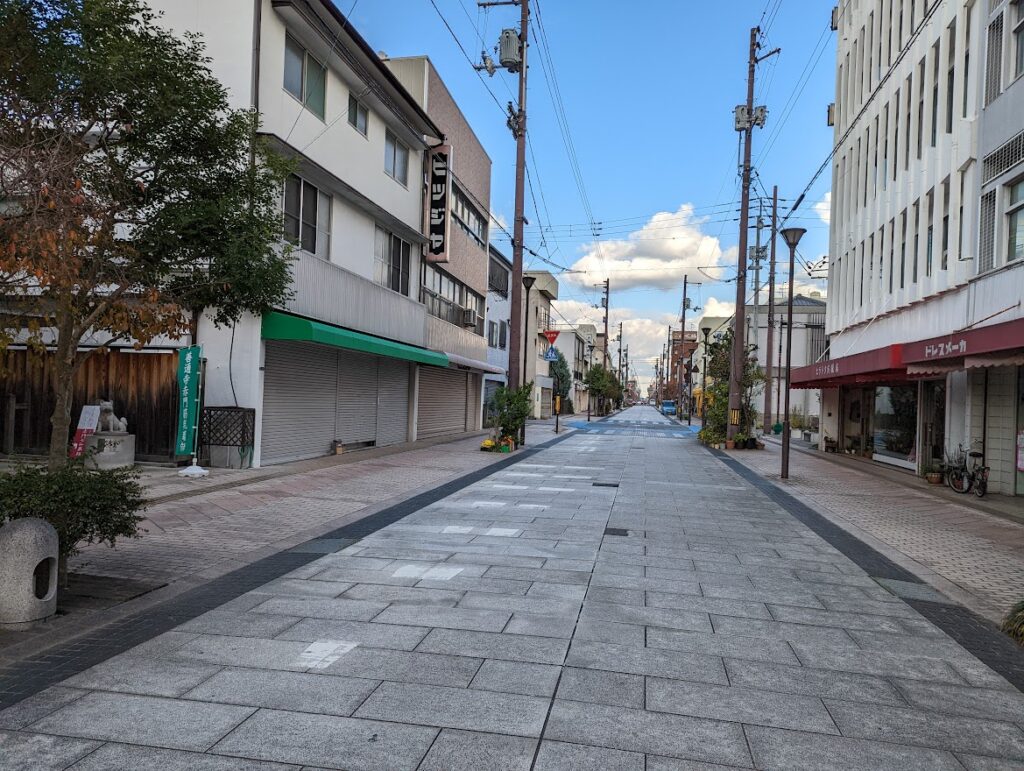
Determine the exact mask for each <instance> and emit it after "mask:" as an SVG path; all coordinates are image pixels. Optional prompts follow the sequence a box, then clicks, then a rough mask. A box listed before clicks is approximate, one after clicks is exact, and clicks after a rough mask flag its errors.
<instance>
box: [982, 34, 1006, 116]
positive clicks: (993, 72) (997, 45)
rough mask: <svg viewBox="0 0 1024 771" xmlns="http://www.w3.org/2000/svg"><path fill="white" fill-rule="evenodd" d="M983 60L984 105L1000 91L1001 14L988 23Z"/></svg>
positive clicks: (1001, 54) (1001, 57) (1001, 64)
mask: <svg viewBox="0 0 1024 771" xmlns="http://www.w3.org/2000/svg"><path fill="white" fill-rule="evenodd" d="M986 57H987V58H986V60H985V106H986V107H988V106H989V105H990V104H991V103H992V100H993V99H995V98H996V97H997V96H999V93H1000V92H1001V91H1002V87H1003V84H1002V75H1003V14H999V15H998V16H997V17H996V18H995V21H993V22H992V23H991V24H989V25H988V52H987V53H986Z"/></svg>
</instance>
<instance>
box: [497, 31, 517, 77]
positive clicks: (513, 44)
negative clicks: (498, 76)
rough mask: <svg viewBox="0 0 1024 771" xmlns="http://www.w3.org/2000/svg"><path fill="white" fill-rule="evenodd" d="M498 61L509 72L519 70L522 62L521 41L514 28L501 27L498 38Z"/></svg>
mask: <svg viewBox="0 0 1024 771" xmlns="http://www.w3.org/2000/svg"><path fill="white" fill-rule="evenodd" d="M498 61H499V62H501V66H502V67H504V68H505V69H506V70H508V71H509V72H519V66H520V65H521V64H522V63H523V56H522V41H521V40H520V39H519V33H518V32H517V31H516V30H514V29H503V30H502V31H501V38H499V40H498Z"/></svg>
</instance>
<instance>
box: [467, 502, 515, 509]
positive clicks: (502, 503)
mask: <svg viewBox="0 0 1024 771" xmlns="http://www.w3.org/2000/svg"><path fill="white" fill-rule="evenodd" d="M472 504H473V506H474V508H479V507H480V506H506V505H507V504H506V503H505V501H472Z"/></svg>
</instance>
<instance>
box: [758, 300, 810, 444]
mask: <svg viewBox="0 0 1024 771" xmlns="http://www.w3.org/2000/svg"><path fill="white" fill-rule="evenodd" d="M826 308H827V305H826V302H825V300H824V299H822V297H821V293H820V292H810V293H808V294H807V295H802V294H797V295H794V296H793V343H792V345H793V348H792V352H791V354H790V357H791V359H790V360H791V366H792V368H793V369H794V370H796V369H798V368H800V367H806V366H807V365H809V364H814V363H815V362H817V361H819V360H820V359H822V358H824V355H825V313H826ZM787 310H788V300H787V297H786V296H785V295H784V294H783V293H781V292H780V293H779V294H778V296H777V297H776V298H775V304H774V313H773V319H772V351H771V358H772V369H771V373H770V375H771V385H772V392H771V406H770V408H769V413H770V420H769V423H770V424H775V423H779V422H781V420H782V411H783V406H784V405H783V398H784V396H785V395H784V394H783V393H782V386H783V385H784V383H785V378H786V323H787V322H786V319H787ZM755 319H756V323H757V332H756V335H755V332H754V329H755V327H754V324H755ZM746 323H747V343H748V344H749V345H754V344H756V345H757V363H758V364H759V365H760V366H761V369H762V370H764V371H765V372H767V367H768V311H767V308H766V307H765V306H763V305H762V306H761V307H760V308H758V313H757V314H756V317H755V314H754V306H753V305H748V306H747V312H746ZM754 406H755V407H756V408H757V410H758V412H759V413H761V415H762V423H763V413H764V388H763V386H759V387H758V388H757V390H756V392H755V394H754ZM789 406H790V413H791V415H792V416H793V424H794V426H797V427H798V428H804V429H807V430H812V431H814V432H817V430H818V417H819V415H820V414H821V409H820V399H819V394H818V393H817V392H816V391H814V390H812V389H806V388H799V389H797V388H794V389H791V390H790V394H789Z"/></svg>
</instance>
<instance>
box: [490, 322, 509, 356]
mask: <svg viewBox="0 0 1024 771" xmlns="http://www.w3.org/2000/svg"><path fill="white" fill-rule="evenodd" d="M487 345H488V347H490V348H497V349H499V350H502V351H504V350H505V346H506V345H508V323H507V322H504V321H488V322H487Z"/></svg>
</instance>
